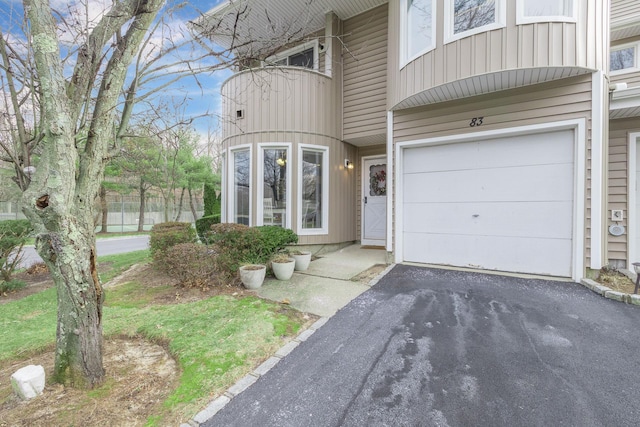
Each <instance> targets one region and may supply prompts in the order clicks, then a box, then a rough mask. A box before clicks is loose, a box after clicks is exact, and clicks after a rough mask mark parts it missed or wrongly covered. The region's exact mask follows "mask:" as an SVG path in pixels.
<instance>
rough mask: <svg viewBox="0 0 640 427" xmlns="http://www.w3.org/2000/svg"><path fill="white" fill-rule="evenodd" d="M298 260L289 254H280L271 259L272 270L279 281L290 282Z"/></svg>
mask: <svg viewBox="0 0 640 427" xmlns="http://www.w3.org/2000/svg"><path fill="white" fill-rule="evenodd" d="M295 266H296V260H295V259H293V258H291V257H290V256H289V254H288V253H280V254H277V255H276V256H274V257H273V258H272V259H271V269H272V270H273V274H275V276H276V279H278V280H289V279H291V276H293V270H294V268H295Z"/></svg>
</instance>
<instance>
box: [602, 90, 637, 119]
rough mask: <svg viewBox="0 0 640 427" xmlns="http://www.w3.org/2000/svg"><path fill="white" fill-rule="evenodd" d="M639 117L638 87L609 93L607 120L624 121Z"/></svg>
mask: <svg viewBox="0 0 640 427" xmlns="http://www.w3.org/2000/svg"><path fill="white" fill-rule="evenodd" d="M639 116H640V87H632V88H628V89H618V90H615V91H613V92H611V101H610V103H609V118H610V119H624V118H627V117H639Z"/></svg>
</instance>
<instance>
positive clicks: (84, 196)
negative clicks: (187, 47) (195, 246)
mask: <svg viewBox="0 0 640 427" xmlns="http://www.w3.org/2000/svg"><path fill="white" fill-rule="evenodd" d="M24 6H25V7H24V9H25V13H26V14H27V19H28V21H29V28H30V31H31V34H30V36H31V40H32V42H31V43H32V49H33V55H34V60H35V64H36V69H37V73H38V80H39V84H40V92H41V101H40V108H41V116H42V123H43V129H42V132H43V142H42V145H41V147H42V148H41V154H40V161H39V164H38V167H37V169H36V172H35V175H34V176H33V178H32V180H31V184H30V185H29V187H28V189H27V190H26V191H25V192H24V193H23V210H24V213H25V215H27V217H28V218H29V220H30V221H31V223H32V225H33V227H34V230H35V233H36V250H37V251H38V253H39V254H40V256H41V257H42V259H43V260H44V261H45V263H46V264H47V266H48V267H49V271H50V272H51V275H52V277H53V280H54V282H55V284H56V289H57V292H58V327H57V335H56V355H55V367H54V374H53V378H54V380H55V381H57V382H59V383H63V384H67V385H71V386H74V387H78V388H92V387H95V386H96V385H99V384H100V383H101V382H102V381H103V379H104V375H105V372H104V367H103V364H102V303H103V301H104V294H103V289H102V285H101V284H100V279H99V277H98V272H97V268H96V256H97V254H96V249H95V231H94V222H93V201H94V200H95V198H96V196H97V195H98V189H99V187H100V184H101V182H102V178H103V175H104V167H105V159H106V158H107V152H108V148H109V144H110V143H111V141H112V132H111V130H112V127H113V123H114V121H115V113H116V112H117V109H116V107H117V105H118V99H119V96H120V94H121V91H122V87H123V85H124V81H125V77H126V74H127V67H128V65H129V64H130V63H131V59H132V58H133V57H134V55H135V54H136V52H137V51H138V49H139V46H140V43H141V41H142V39H143V37H144V35H145V34H146V32H147V30H148V29H149V26H150V25H151V23H152V22H153V20H154V19H155V17H156V15H157V12H158V10H160V8H161V7H162V2H161V1H160V0H125V1H119V2H115V3H114V4H113V6H112V10H111V11H109V12H108V13H107V14H105V18H104V19H103V20H102V21H101V22H100V23H99V24H98V25H97V26H96V27H95V28H94V30H93V31H92V32H91V34H90V35H89V37H88V40H87V42H86V43H85V44H84V45H82V46H80V48H79V51H78V52H79V53H78V60H77V63H76V68H75V70H74V74H73V77H72V78H71V79H70V80H69V81H67V80H65V78H64V75H63V64H62V61H61V55H60V51H59V47H58V46H59V40H58V37H57V25H56V21H55V19H54V17H53V14H52V10H51V8H50V5H49V1H48V0H24ZM131 18H133V20H132V21H131V23H130V24H129V26H128V27H127V29H126V34H125V35H124V36H122V37H119V38H118V39H117V46H114V47H113V49H112V50H111V57H110V58H109V59H108V61H107V64H106V66H104V68H103V70H104V71H103V74H102V75H101V77H100V79H101V85H100V88H99V90H98V92H97V94H96V95H95V97H94V98H91V97H90V96H91V95H90V94H91V93H92V91H91V90H89V89H91V87H92V86H93V84H94V80H95V79H94V77H95V76H96V75H97V70H98V69H101V68H102V65H104V64H101V61H103V58H104V56H103V54H102V51H103V49H106V48H108V47H109V46H110V43H111V38H112V37H113V36H114V35H115V34H116V32H119V31H121V29H122V26H123V25H124V24H125V23H126V22H127V21H129V20H130V19H131ZM105 43H106V47H105ZM93 93H95V92H93ZM82 96H85V98H82ZM88 108H92V111H91V117H92V120H91V122H90V129H89V130H88V133H85V134H83V135H86V139H83V137H79V133H78V130H77V129H76V126H77V125H78V120H79V117H80V116H81V114H82V113H83V111H84V110H85V109H88ZM80 141H82V142H83V143H80Z"/></svg>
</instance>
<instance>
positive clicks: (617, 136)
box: [607, 117, 640, 265]
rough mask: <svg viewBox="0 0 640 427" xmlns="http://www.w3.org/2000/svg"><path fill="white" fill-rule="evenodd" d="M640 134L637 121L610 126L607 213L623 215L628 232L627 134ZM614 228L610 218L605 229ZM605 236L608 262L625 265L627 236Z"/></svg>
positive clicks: (619, 122) (616, 123)
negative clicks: (619, 210) (610, 226)
mask: <svg viewBox="0 0 640 427" xmlns="http://www.w3.org/2000/svg"><path fill="white" fill-rule="evenodd" d="M632 132H640V119H638V118H637V117H634V118H630V119H621V120H612V121H611V122H610V123H609V167H608V169H609V174H608V177H607V178H608V179H607V184H608V194H609V203H608V205H607V209H608V210H609V212H610V210H611V209H622V210H623V211H624V221H623V222H622V225H624V226H625V227H627V229H628V221H629V218H628V216H629V203H628V200H629V195H628V192H629V191H630V190H629V188H628V182H629V181H628V180H629V174H633V173H634V171H629V163H628V155H629V133H632ZM611 224H613V223H612V222H611V219H610V217H609V218H608V223H607V226H608V225H611ZM607 236H608V253H607V259H608V260H609V261H610V262H613V263H614V264H622V265H624V264H625V263H626V261H627V259H628V254H627V248H628V243H629V242H628V237H629V236H628V235H627V234H626V233H625V234H623V235H622V236H619V237H615V236H612V235H610V234H607Z"/></svg>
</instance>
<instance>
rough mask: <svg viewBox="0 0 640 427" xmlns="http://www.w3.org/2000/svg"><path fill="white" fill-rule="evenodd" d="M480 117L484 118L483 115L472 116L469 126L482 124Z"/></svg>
mask: <svg viewBox="0 0 640 427" xmlns="http://www.w3.org/2000/svg"><path fill="white" fill-rule="evenodd" d="M482 119H484V117H474V118H473V119H471V122H470V123H469V126H471V127H472V128H473V127H476V126H482Z"/></svg>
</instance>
